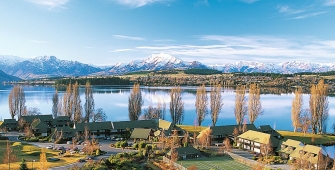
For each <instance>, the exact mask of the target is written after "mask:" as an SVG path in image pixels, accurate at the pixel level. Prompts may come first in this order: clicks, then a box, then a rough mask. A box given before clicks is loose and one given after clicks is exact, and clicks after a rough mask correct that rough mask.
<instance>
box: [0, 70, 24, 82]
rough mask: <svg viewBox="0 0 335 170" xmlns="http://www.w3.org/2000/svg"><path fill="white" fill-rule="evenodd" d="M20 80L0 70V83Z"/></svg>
mask: <svg viewBox="0 0 335 170" xmlns="http://www.w3.org/2000/svg"><path fill="white" fill-rule="evenodd" d="M20 80H21V79H20V78H18V77H15V76H11V75H8V74H6V73H5V72H3V71H2V70H0V82H5V81H6V82H8V81H20Z"/></svg>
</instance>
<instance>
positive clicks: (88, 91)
mask: <svg viewBox="0 0 335 170" xmlns="http://www.w3.org/2000/svg"><path fill="white" fill-rule="evenodd" d="M84 107H85V117H84V122H89V120H90V117H92V116H93V114H94V113H93V112H94V107H95V104H94V98H93V93H92V87H91V84H90V82H89V81H87V82H86V85H85V105H84Z"/></svg>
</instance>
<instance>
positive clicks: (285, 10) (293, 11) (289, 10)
mask: <svg viewBox="0 0 335 170" xmlns="http://www.w3.org/2000/svg"><path fill="white" fill-rule="evenodd" d="M277 8H278V10H279V12H280V13H286V14H289V15H292V14H299V13H302V12H304V10H298V9H292V8H291V7H289V6H288V5H281V6H278V7H277Z"/></svg>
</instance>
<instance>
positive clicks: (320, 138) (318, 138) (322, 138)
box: [278, 130, 335, 145]
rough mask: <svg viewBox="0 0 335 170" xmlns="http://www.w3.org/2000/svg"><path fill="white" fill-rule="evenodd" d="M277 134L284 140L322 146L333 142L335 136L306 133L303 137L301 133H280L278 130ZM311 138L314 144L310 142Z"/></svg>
mask: <svg viewBox="0 0 335 170" xmlns="http://www.w3.org/2000/svg"><path fill="white" fill-rule="evenodd" d="M278 132H279V133H280V134H281V135H282V136H283V137H284V140H286V139H293V140H297V141H301V142H303V143H305V144H312V145H322V144H329V143H334V142H335V136H330V135H320V134H310V133H306V136H304V133H301V132H291V131H280V130H278ZM313 137H314V142H313V141H312V138H313Z"/></svg>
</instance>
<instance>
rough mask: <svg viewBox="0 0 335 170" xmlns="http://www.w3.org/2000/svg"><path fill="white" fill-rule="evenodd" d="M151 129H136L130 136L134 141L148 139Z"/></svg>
mask: <svg viewBox="0 0 335 170" xmlns="http://www.w3.org/2000/svg"><path fill="white" fill-rule="evenodd" d="M150 132H151V129H143V128H135V129H134V130H133V132H132V133H131V135H130V138H132V139H148V137H149V135H150Z"/></svg>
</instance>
